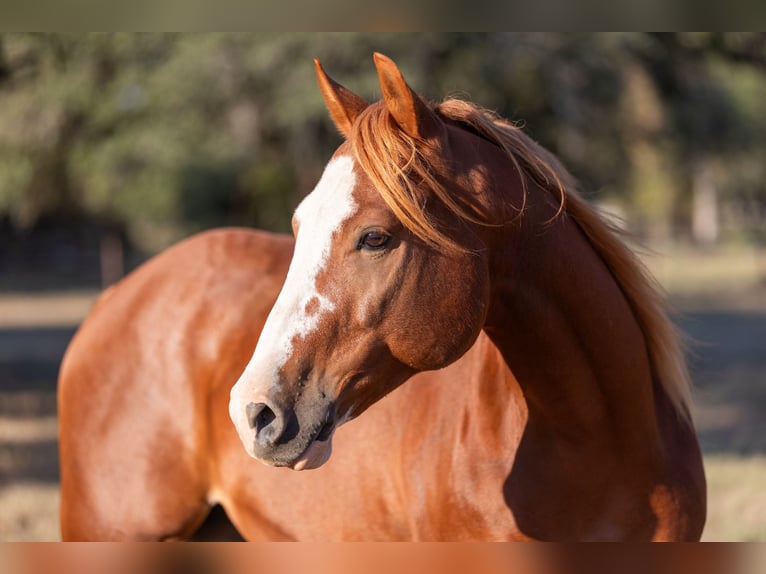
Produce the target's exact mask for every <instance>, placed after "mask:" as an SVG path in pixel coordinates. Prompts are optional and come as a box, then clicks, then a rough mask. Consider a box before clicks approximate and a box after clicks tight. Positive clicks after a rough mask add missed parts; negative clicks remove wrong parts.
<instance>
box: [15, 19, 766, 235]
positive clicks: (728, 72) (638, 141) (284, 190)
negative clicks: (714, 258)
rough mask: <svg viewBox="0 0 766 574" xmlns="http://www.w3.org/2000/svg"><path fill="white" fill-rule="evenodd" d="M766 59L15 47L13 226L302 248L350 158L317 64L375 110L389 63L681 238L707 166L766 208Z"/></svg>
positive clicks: (262, 38)
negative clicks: (505, 126) (51, 224)
mask: <svg viewBox="0 0 766 574" xmlns="http://www.w3.org/2000/svg"><path fill="white" fill-rule="evenodd" d="M764 46H766V41H764V37H763V35H752V34H738V35H737V34H735V35H721V34H656V35H651V34H635V33H630V34H602V35H580V34H569V35H561V34H545V35H534V34H494V33H493V34H489V33H470V34H438V33H419V34H361V33H353V34H306V33H303V34H274V33H268V34H264V33H261V34H254V35H244V34H186V35H173V34H88V35H66V34H27V35H21V34H9V35H3V36H0V220H2V219H9V220H10V221H12V222H13V224H14V225H15V226H16V227H18V228H24V227H30V226H33V225H34V224H35V222H36V221H37V220H38V219H39V218H41V217H45V216H50V215H55V214H57V213H61V212H74V213H79V214H81V215H83V214H84V215H87V216H90V217H93V218H104V219H107V220H110V221H117V222H120V223H121V224H122V225H124V226H125V227H126V229H127V230H128V232H129V234H130V236H131V237H132V239H133V241H134V242H136V243H138V244H140V245H142V246H144V247H146V248H148V249H152V250H153V249H158V248H161V247H163V246H165V245H166V244H167V243H168V242H170V241H174V240H176V239H178V238H179V237H181V236H183V235H186V234H188V233H191V232H193V231H196V230H199V229H202V228H206V227H210V226H219V225H230V224H231V225H254V226H260V227H265V228H269V229H277V230H283V231H286V230H288V229H289V222H290V215H291V211H292V209H293V208H294V206H295V205H296V204H297V202H298V201H299V200H300V199H301V197H302V196H303V195H304V194H305V193H306V192H307V191H308V190H309V189H310V188H311V186H312V185H313V182H314V181H316V178H317V177H318V175H319V173H320V172H321V168H322V166H323V165H324V164H325V163H326V161H327V158H328V157H329V155H330V154H331V153H332V150H333V149H334V147H336V146H337V145H338V143H339V138H338V136H337V134H336V133H335V131H334V129H333V127H332V126H331V124H330V123H329V120H328V119H327V118H326V113H325V111H324V106H323V103H322V100H321V98H320V96H319V94H318V91H317V90H316V89H315V84H314V78H313V69H312V65H313V64H312V60H313V58H315V57H318V58H320V59H321V60H322V61H323V62H324V63H325V65H326V67H327V68H328V70H329V71H330V72H331V74H332V75H333V76H334V77H335V78H337V79H338V80H339V81H341V82H342V83H344V84H346V85H348V86H349V87H351V88H352V89H354V90H355V91H357V92H358V93H359V94H361V95H363V96H364V97H367V98H369V99H370V100H373V99H376V98H377V97H378V96H377V94H378V91H379V88H378V85H377V79H376V75H375V71H374V67H373V66H372V59H371V55H372V52H373V51H381V52H384V53H387V54H388V55H390V56H391V57H393V58H394V59H395V60H396V61H397V62H398V63H399V64H400V66H401V67H402V70H403V72H404V73H405V75H406V76H407V77H408V79H409V80H410V82H411V83H412V85H413V87H414V88H415V89H416V90H418V91H419V92H421V93H422V94H423V95H425V96H426V97H429V98H431V99H438V98H441V97H442V96H444V95H458V96H460V97H465V98H468V99H471V100H474V101H476V102H479V103H481V104H482V105H484V106H486V107H489V108H492V109H495V110H497V111H498V112H500V113H501V114H502V115H504V116H506V117H509V118H511V119H517V120H523V121H524V123H525V125H526V127H527V129H528V130H529V132H530V133H531V134H532V135H533V137H535V138H536V139H538V140H540V141H541V142H542V143H543V144H544V145H546V146H548V147H550V148H551V149H552V150H553V151H554V152H556V153H557V154H559V155H560V156H561V157H562V159H563V160H564V161H565V163H566V164H567V165H568V166H569V167H570V168H571V169H572V171H573V172H574V173H575V174H576V175H577V177H578V178H580V179H581V181H582V183H583V187H584V188H585V189H586V190H591V191H593V192H596V193H601V194H604V195H605V196H608V197H609V199H610V200H616V201H617V202H619V203H621V204H622V205H623V206H624V207H625V208H627V209H629V210H632V213H633V214H635V215H636V216H637V220H638V221H645V222H647V225H645V227H644V229H645V230H646V231H648V232H653V230H655V229H657V228H658V225H657V221H661V222H664V223H661V224H660V225H659V228H662V229H663V231H662V233H668V232H670V233H673V234H675V235H678V233H679V231H680V232H682V231H683V228H680V230H679V228H677V226H678V225H679V223H681V224H683V222H684V221H685V220H688V213H687V214H686V215H684V213H686V212H687V211H688V209H689V207H688V206H689V205H690V204H691V201H689V200H688V199H685V198H687V197H688V196H689V194H691V193H692V192H693V185H692V182H693V181H694V179H693V166H694V165H696V164H695V162H699V161H700V158H703V159H704V158H709V159H710V160H711V161H715V162H716V165H717V166H722V167H720V168H718V169H717V170H716V174H717V182H718V186H719V188H720V194H721V198H722V201H724V202H729V203H731V204H732V205H734V206H737V205H743V204H747V205H749V206H753V205H757V206H758V209H759V210H760V212H761V213H762V212H763V210H764V207H763V206H764V204H765V203H766V190H765V186H766V184H765V183H764V182H766V177H764V176H766V173H764V172H765V171H766V165H765V162H763V161H762V158H763V150H764V146H765V145H766V141H764V140H765V139H766V137H765V135H764V134H766V97H764V94H766V74H764V68H765V67H766V48H764ZM746 211H747V213H752V211H750V210H746ZM679 212H680V213H679ZM729 212H731V213H739V212H742V210H741V209H740V210H739V211H737V209H733V210H729ZM727 213H728V212H727ZM629 216H630V214H629ZM740 219H741V218H740ZM745 219H747V218H745ZM742 221H745V220H742ZM747 222H749V223H747ZM746 223H747V224H748V225H757V224H760V225H762V220H760V219H757V218H756V219H755V220H753V218H752V217H750V219H747V221H746ZM671 228H672V229H671Z"/></svg>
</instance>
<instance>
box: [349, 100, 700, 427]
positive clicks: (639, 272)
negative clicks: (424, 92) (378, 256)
mask: <svg viewBox="0 0 766 574" xmlns="http://www.w3.org/2000/svg"><path fill="white" fill-rule="evenodd" d="M434 111H435V112H436V114H437V115H439V116H441V117H442V118H445V119H447V120H450V121H453V122H457V123H458V124H461V125H463V126H466V127H467V128H468V129H470V130H472V131H474V132H475V133H477V134H479V135H480V136H481V137H483V138H485V139H487V140H488V141H490V142H492V143H494V144H495V145H497V146H499V147H500V148H502V149H503V150H504V151H505V152H506V153H507V155H508V157H509V159H510V160H511V161H512V162H513V164H514V165H515V167H516V169H517V170H518V172H519V173H520V174H522V181H523V185H524V193H525V195H526V191H527V187H528V185H527V182H528V181H533V182H535V183H536V184H537V185H539V186H540V187H541V188H543V189H545V190H547V191H549V192H550V193H552V194H555V195H556V196H557V197H558V198H559V201H560V204H559V205H560V208H559V214H561V213H566V214H567V215H568V216H569V217H571V218H572V219H573V220H574V221H575V222H576V223H577V225H578V226H579V227H580V229H581V230H582V231H583V233H584V234H585V236H586V237H587V238H588V240H589V241H590V243H591V245H592V246H593V248H594V249H595V250H596V252H597V253H598V254H599V255H600V256H601V258H602V260H603V261H604V263H605V264H606V266H607V267H608V269H609V270H610V272H611V274H612V276H613V277H614V279H615V281H616V282H617V284H618V285H619V287H620V289H621V290H622V292H623V294H624V296H625V298H626V300H627V302H628V304H629V305H630V307H631V309H632V310H633V313H634V315H635V317H636V320H637V321H638V324H639V326H640V328H641V330H642V332H643V334H644V338H645V341H646V345H647V351H648V354H649V359H650V362H651V366H652V370H653V373H654V375H655V379H656V380H657V381H659V382H660V384H661V385H662V387H663V388H664V390H665V392H666V393H667V395H668V397H669V398H670V400H671V402H672V404H673V405H674V406H675V408H676V410H677V411H678V413H679V414H680V415H681V417H683V418H685V419H686V420H690V419H691V414H690V411H689V405H690V403H691V393H690V388H691V384H690V377H689V372H688V370H687V367H686V361H685V360H684V353H683V344H682V341H681V336H680V334H679V332H678V331H677V330H676V328H675V326H674V325H673V323H672V322H671V321H670V320H669V319H668V316H667V307H666V304H665V302H664V298H663V296H662V294H661V290H660V289H659V287H658V285H657V283H656V281H655V280H654V279H653V278H652V277H651V275H650V274H649V273H648V271H647V270H646V269H645V267H644V266H643V265H642V263H641V262H640V261H639V260H638V258H637V257H636V255H635V254H634V253H633V252H632V251H631V250H630V249H629V248H628V247H627V246H626V245H625V243H624V242H623V241H622V239H621V235H622V233H621V231H620V230H619V229H617V228H616V227H615V226H613V225H611V224H610V223H608V222H607V221H605V220H604V218H602V217H601V216H600V215H599V214H598V212H597V211H596V210H595V209H594V208H593V207H592V206H590V205H589V204H588V203H587V202H586V201H585V200H584V199H583V198H582V197H581V196H580V195H579V193H578V192H577V188H576V185H575V182H574V179H573V178H572V176H571V175H570V174H569V173H568V171H567V170H566V169H565V168H564V166H563V165H562V164H561V162H560V161H559V160H558V159H557V158H556V157H555V156H554V155H553V154H552V153H550V152H549V151H548V150H546V149H545V148H543V147H542V146H540V145H538V144H537V143H536V142H535V141H534V140H532V139H531V138H530V137H529V136H527V135H526V134H525V133H524V132H523V131H522V130H521V129H520V128H519V127H518V126H515V125H513V124H512V123H510V122H508V121H507V120H504V119H502V118H500V117H499V116H497V115H496V114H494V113H493V112H490V111H488V110H484V109H481V108H479V107H477V106H475V105H474V104H472V103H469V102H465V101H462V100H455V99H448V100H445V101H443V102H442V103H441V104H439V105H438V106H436V107H435V109H434ZM349 140H350V141H351V144H352V147H353V151H354V155H355V158H356V160H357V161H358V162H359V164H360V166H361V167H362V169H363V170H364V171H365V173H366V175H367V176H368V177H369V178H370V180H371V181H372V183H373V185H375V187H376V188H377V190H378V191H379V192H380V193H381V196H382V198H383V200H384V201H385V202H386V204H387V205H388V206H389V207H390V208H391V209H392V210H393V212H394V213H395V215H396V216H397V217H398V218H399V220H400V221H401V222H402V224H403V225H404V226H405V227H407V229H409V230H410V231H411V232H412V233H414V234H415V235H416V236H417V237H418V238H420V239H421V240H422V241H424V242H425V243H427V244H428V245H431V246H432V247H435V248H437V249H441V250H445V251H454V250H464V248H462V247H461V246H459V245H457V244H456V243H455V242H454V241H453V240H452V239H450V238H448V237H446V236H445V235H444V234H443V233H441V232H440V231H439V230H438V228H437V224H436V222H434V221H433V220H432V218H431V216H430V215H429V213H428V211H427V210H426V199H427V195H430V194H433V195H435V196H436V199H437V200H438V201H440V202H442V203H443V204H444V205H445V206H446V207H448V208H449V209H450V210H451V211H452V212H453V213H455V214H457V215H458V216H460V217H461V218H462V219H464V220H466V221H470V222H473V223H478V224H482V225H488V224H489V222H487V221H486V220H485V219H483V218H482V216H481V214H479V213H476V212H475V211H474V210H472V208H471V206H469V205H463V204H462V203H461V202H460V201H459V200H458V199H456V198H454V197H452V196H451V195H450V193H449V191H448V190H446V189H445V187H444V186H443V185H441V184H440V183H439V181H438V180H437V178H436V177H435V175H434V174H433V173H432V171H431V169H430V166H429V163H428V161H427V156H428V155H429V154H428V153H426V152H427V146H428V145H429V143H428V142H425V141H416V140H415V139H413V138H411V137H409V136H408V135H406V134H404V133H403V132H402V131H401V130H399V129H397V128H396V127H395V124H394V123H393V121H392V119H391V118H390V115H389V113H388V111H387V110H386V108H385V106H383V105H379V104H378V105H372V106H369V107H368V108H367V109H366V110H365V111H364V112H362V114H360V116H359V118H358V119H357V121H356V122H355V124H354V126H353V128H352V133H351V135H350V137H349Z"/></svg>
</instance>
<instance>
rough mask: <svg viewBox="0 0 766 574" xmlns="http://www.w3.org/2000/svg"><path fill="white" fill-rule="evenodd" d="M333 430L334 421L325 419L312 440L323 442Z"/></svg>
mask: <svg viewBox="0 0 766 574" xmlns="http://www.w3.org/2000/svg"><path fill="white" fill-rule="evenodd" d="M334 430H335V422H334V421H327V422H325V423H324V425H322V428H321V429H319V433H318V434H317V436H316V438H315V439H314V440H318V441H319V442H325V441H326V440H327V439H329V438H330V437H331V436H332V431H334ZM312 442H313V441H312Z"/></svg>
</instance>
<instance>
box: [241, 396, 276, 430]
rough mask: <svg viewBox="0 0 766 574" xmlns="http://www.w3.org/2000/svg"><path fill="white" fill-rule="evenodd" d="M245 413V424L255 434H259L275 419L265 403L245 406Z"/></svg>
mask: <svg viewBox="0 0 766 574" xmlns="http://www.w3.org/2000/svg"><path fill="white" fill-rule="evenodd" d="M246 412H247V422H248V423H249V424H250V428H251V429H255V433H256V434H258V433H260V432H261V431H262V430H263V429H264V428H266V427H267V426H269V424H271V422H272V421H273V420H274V419H275V418H277V415H275V414H274V411H272V410H271V409H270V408H269V405H267V404H265V403H250V404H248V405H247V411H246Z"/></svg>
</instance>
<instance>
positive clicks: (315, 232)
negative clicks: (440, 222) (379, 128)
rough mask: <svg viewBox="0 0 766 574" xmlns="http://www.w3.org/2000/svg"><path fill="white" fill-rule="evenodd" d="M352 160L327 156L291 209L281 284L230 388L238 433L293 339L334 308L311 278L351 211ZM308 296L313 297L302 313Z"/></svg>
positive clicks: (285, 357)
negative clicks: (291, 240) (294, 231)
mask: <svg viewBox="0 0 766 574" xmlns="http://www.w3.org/2000/svg"><path fill="white" fill-rule="evenodd" d="M353 165H354V163H353V160H352V159H351V157H349V156H345V155H342V156H338V157H336V158H334V159H332V160H331V161H330V163H328V164H327V167H326V168H325V171H324V173H323V174H322V177H321V179H320V180H319V183H317V186H316V187H315V188H314V191H312V192H311V193H310V194H309V195H307V196H306V198H305V199H304V200H303V201H302V202H301V204H300V205H299V206H298V209H297V210H296V212H295V217H296V219H297V221H298V224H299V225H300V229H299V232H298V237H297V241H296V244H295V252H294V253H293V259H292V262H291V263H290V269H289V270H288V272H287V278H286V279H285V284H284V286H283V287H282V291H281V292H280V294H279V297H278V298H277V301H276V303H275V304H274V307H273V308H272V310H271V313H270V314H269V317H268V319H267V320H266V324H265V325H264V327H263V331H262V332H261V337H260V339H259V340H258V344H257V346H256V347H255V352H254V353H253V356H252V358H251V359H250V362H249V363H248V365H247V367H246V368H245V371H244V373H242V376H241V377H240V378H239V381H237V384H236V385H234V387H233V388H232V390H231V402H230V406H229V411H230V414H231V417H232V419H233V420H234V423H235V425H236V426H237V428H238V430H240V433H242V432H245V433H247V430H248V425H247V422H246V421H244V420H243V417H244V416H245V405H246V404H247V403H249V402H251V401H255V402H264V401H263V400H262V399H261V400H259V399H258V397H264V398H265V396H266V394H267V393H268V391H269V389H270V388H272V387H274V386H277V385H279V371H280V369H281V368H282V367H283V366H284V364H285V363H286V362H287V360H288V358H289V357H290V354H291V352H292V348H293V339H294V338H295V337H305V336H306V335H308V334H309V333H311V332H312V331H314V330H315V329H316V327H317V324H318V323H319V319H320V317H321V315H322V314H323V313H326V312H328V311H332V310H333V308H334V304H333V302H332V301H331V300H330V299H328V297H327V294H322V293H319V292H318V291H317V286H316V279H317V276H318V275H319V273H320V272H321V271H322V269H324V267H325V265H326V264H327V259H328V258H329V256H330V249H331V247H332V240H333V236H334V234H335V232H336V231H337V230H338V229H340V227H341V225H342V224H343V223H344V222H345V221H346V220H347V219H348V218H349V217H351V216H352V215H353V214H354V213H355V212H356V208H357V206H356V203H355V202H354V199H353V196H352V192H353V190H354V186H355V184H356V176H355V175H354V171H353ZM312 299H316V302H315V303H312V305H311V313H307V312H306V307H307V305H309V303H310V302H311V301H312ZM317 303H318V304H317ZM243 423H244V427H241V425H242V424H243Z"/></svg>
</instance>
